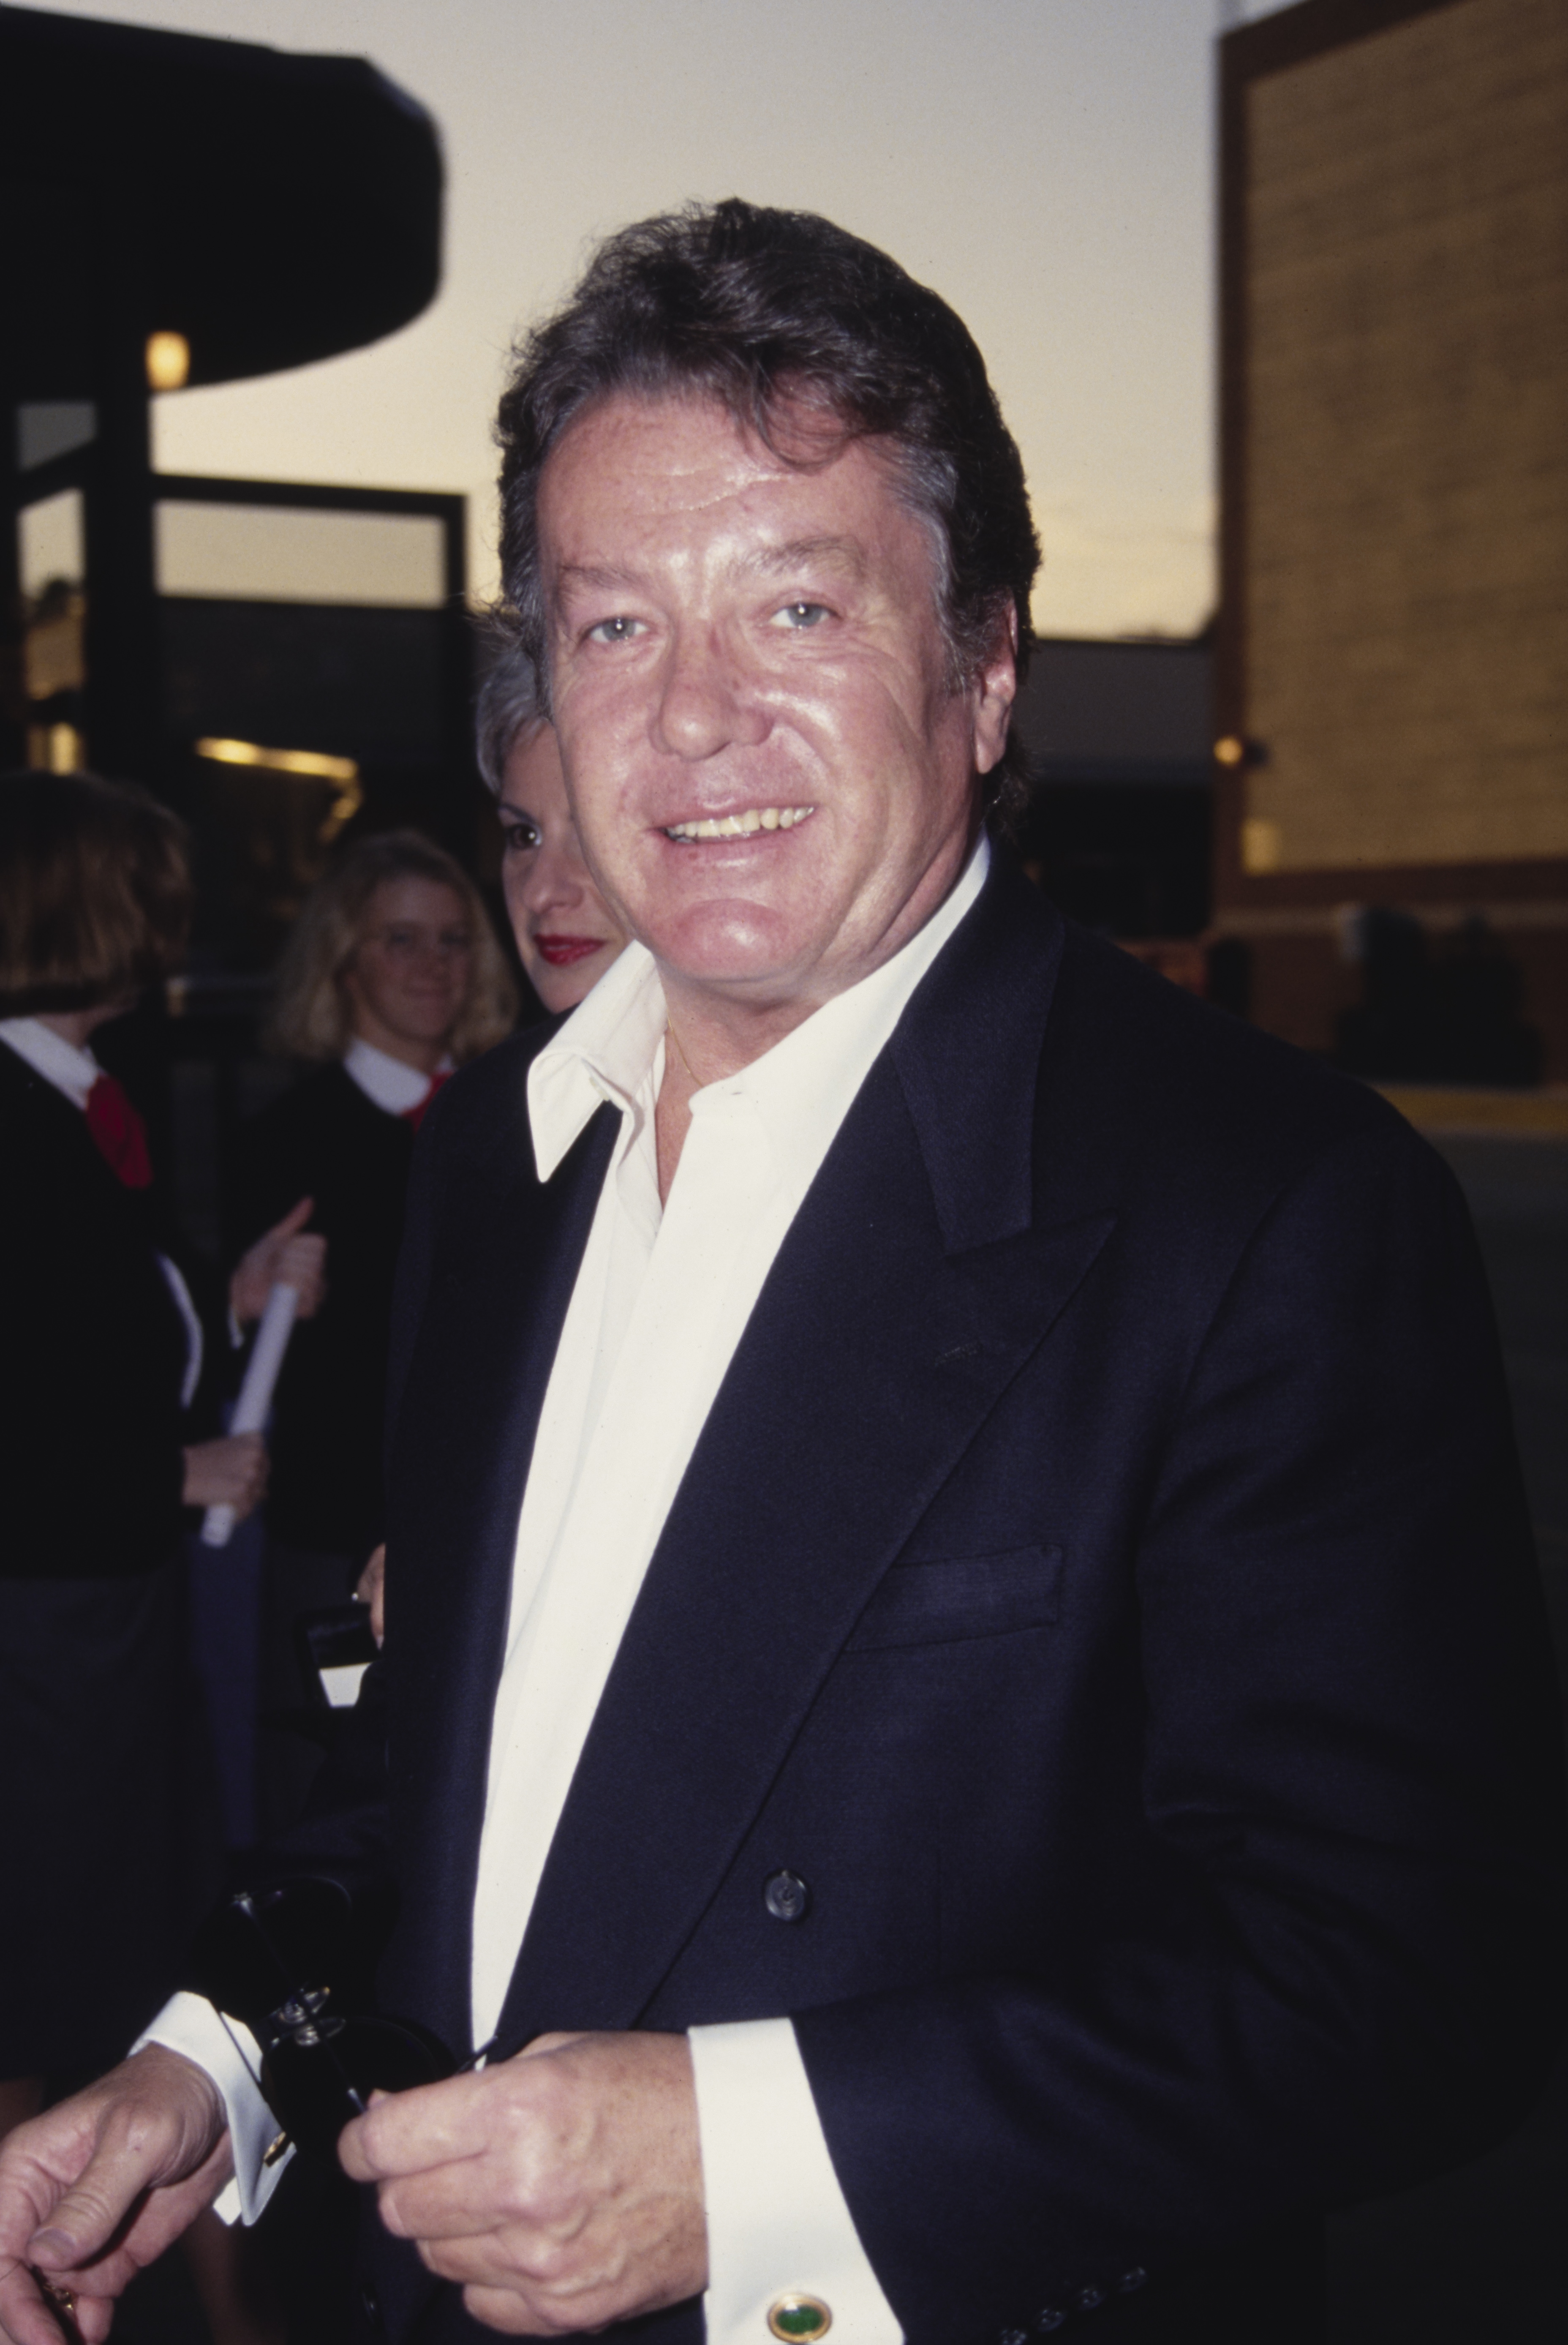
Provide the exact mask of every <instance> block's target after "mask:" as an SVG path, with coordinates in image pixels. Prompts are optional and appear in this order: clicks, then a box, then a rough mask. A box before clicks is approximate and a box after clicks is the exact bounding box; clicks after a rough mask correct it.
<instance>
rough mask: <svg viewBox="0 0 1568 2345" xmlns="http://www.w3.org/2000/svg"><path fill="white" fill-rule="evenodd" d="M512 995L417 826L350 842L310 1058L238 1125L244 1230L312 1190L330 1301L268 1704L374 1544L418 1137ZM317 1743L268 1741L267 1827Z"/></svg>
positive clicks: (285, 1703)
mask: <svg viewBox="0 0 1568 2345" xmlns="http://www.w3.org/2000/svg"><path fill="white" fill-rule="evenodd" d="M516 1014H517V995H516V990H515V988H514V986H513V984H512V980H511V974H510V971H509V970H508V968H507V965H506V961H505V959H504V958H503V956H502V953H501V946H500V944H499V942H498V940H497V939H496V936H495V932H494V930H493V929H492V928H491V922H490V919H489V917H488V915H487V913H486V911H485V909H484V905H483V903H482V901H481V898H480V895H479V891H478V890H477V888H475V887H474V884H473V882H472V880H471V879H470V878H469V877H468V874H467V873H466V872H465V871H464V870H463V869H462V868H461V866H460V864H458V863H456V862H454V861H453V859H452V858H451V857H450V855H448V854H446V853H445V852H444V851H443V849H441V848H439V847H436V846H434V845H433V844H432V843H431V842H430V840H429V839H427V838H424V837H420V834H419V833H418V832H416V831H411V830H398V831H391V832H388V833H385V834H383V835H381V836H379V837H369V838H364V839H361V840H359V842H358V843H357V844H356V845H355V846H354V847H352V848H349V852H348V853H347V854H346V855H345V856H344V857H343V858H342V860H341V862H339V865H338V866H337V868H335V869H334V870H333V871H332V872H331V873H329V876H328V877H327V878H325V879H324V880H322V881H321V883H320V885H319V887H318V888H316V889H315V890H314V891H313V892H312V894H311V896H310V897H309V899H308V901H307V903H306V905H305V908H304V910H303V911H302V912H301V914H300V917H299V919H298V923H297V925H296V927H295V929H294V931H293V933H292V935H291V936H290V937H289V939H288V944H287V946H286V947H285V949H284V952H283V957H282V960H281V962H280V964H279V968H278V983H277V990H276V994H275V997H274V1004H273V1010H272V1015H271V1019H270V1020H269V1023H268V1030H267V1034H266V1038H265V1039H266V1041H267V1045H268V1048H269V1049H270V1050H272V1051H275V1052H277V1053H279V1054H281V1055H285V1056H288V1057H290V1058H294V1059H299V1060H304V1061H307V1062H310V1063H312V1064H313V1066H314V1069H315V1071H313V1072H312V1073H310V1074H308V1075H307V1076H306V1077H305V1079H304V1081H302V1082H299V1083H298V1084H296V1085H295V1087H294V1089H293V1090H292V1091H288V1092H286V1093H285V1094H284V1096H283V1097H282V1098H281V1099H279V1100H278V1101H274V1103H273V1104H272V1105H271V1106H270V1107H268V1108H267V1109H266V1110H265V1111H264V1112H262V1113H261V1114H260V1115H258V1116H257V1117H256V1118H255V1119H254V1121H253V1122H251V1124H250V1125H249V1127H248V1135H247V1141H246V1146H245V1151H244V1163H243V1166H242V1171H241V1183H240V1206H239V1233H240V1236H241V1238H242V1239H244V1238H246V1237H248V1235H249V1234H250V1233H251V1232H252V1231H253V1230H259V1229H264V1228H268V1227H269V1226H270V1225H271V1223H273V1222H275V1221H276V1220H277V1219H278V1215H277V1213H275V1212H274V1211H273V1209H272V1202H271V1201H272V1199H273V1198H275V1197H278V1196H284V1195H287V1197H288V1201H289V1203H290V1204H293V1203H295V1202H296V1201H297V1200H298V1199H299V1198H301V1197H309V1198H310V1199H312V1200H313V1212H312V1215H311V1220H310V1224H309V1226H310V1227H311V1229H313V1230H319V1231H320V1232H321V1233H324V1234H325V1236H326V1238H327V1242H328V1269H327V1275H328V1294H327V1300H326V1303H325V1304H324V1305H323V1307H322V1309H321V1312H320V1314H319V1316H318V1317H317V1319H316V1320H315V1321H314V1322H313V1323H312V1324H311V1325H309V1327H302V1328H300V1329H299V1330H298V1333H297V1335H295V1337H294V1340H293V1342H292V1344H291V1345H290V1347H289V1351H288V1359H287V1361H286V1363H285V1365H284V1370H283V1375H282V1377H281V1379H280V1381H279V1384H278V1396H277V1401H276V1405H275V1408H274V1415H273V1423H272V1436H271V1448H272V1481H271V1487H270V1490H269V1493H268V1506H267V1528H268V1553H267V1560H266V1566H265V1571H264V1582H263V1589H264V1592H263V1604H262V1650H261V1700H262V1708H263V1713H264V1715H265V1714H266V1713H267V1712H268V1711H277V1710H278V1709H279V1708H296V1707H298V1705H300V1704H301V1703H302V1702H303V1701H304V1700H305V1688H304V1684H303V1681H302V1680H301V1677H300V1674H299V1670H298V1661H297V1659H296V1656H295V1651H294V1643H293V1632H294V1622H295V1620H296V1619H297V1617H298V1614H299V1613H300V1612H301V1611H305V1610H309V1609H312V1608H314V1607H316V1606H320V1605H328V1604H337V1603H342V1602H343V1601H344V1600H345V1599H346V1598H347V1597H348V1596H349V1593H350V1591H351V1589H352V1587H353V1582H354V1577H355V1574H356V1573H357V1572H358V1571H359V1568H360V1567H361V1566H362V1564H363V1563H364V1560H365V1558H366V1556H367V1554H368V1553H369V1550H370V1548H372V1547H373V1546H374V1545H375V1543H376V1541H377V1540H378V1539H379V1538H380V1536H381V1430H382V1394H383V1387H384V1386H385V1383H386V1375H387V1345H388V1327H389V1316H390V1311H391V1298H392V1279H393V1274H394V1271H395V1269H396V1266H397V1258H398V1246H399V1243H400V1238H401V1234H402V1224H403V1205H404V1199H405V1196H406V1193H407V1189H408V1181H409V1168H410V1163H411V1162H412V1158H413V1151H414V1134H415V1132H416V1131H417V1130H418V1127H419V1124H420V1119H421V1118H422V1116H423V1114H424V1112H425V1110H426V1108H427V1107H428V1106H429V1104H430V1101H431V1100H432V1099H433V1098H434V1097H435V1095H436V1092H437V1091H439V1090H440V1086H441V1084H442V1083H443V1082H444V1081H445V1080H446V1078H447V1076H448V1075H449V1074H450V1072H451V1071H453V1069H454V1068H456V1067H458V1066H460V1065H461V1064H462V1063H463V1061H465V1060H468V1059H472V1058H475V1057H477V1056H478V1055H479V1053H480V1052H481V1051H486V1050H488V1049H489V1048H490V1047H491V1044H492V1043H495V1042H499V1041H501V1038H502V1037H503V1036H504V1035H505V1034H507V1033H509V1032H510V1031H511V1027H512V1024H513V1021H514V1020H515V1017H516ZM318 1758H319V1754H318V1753H317V1752H316V1751H313V1750H312V1749H311V1747H310V1745H309V1743H308V1742H307V1741H303V1740H302V1739H301V1738H299V1737H298V1736H294V1735H268V1736H266V1737H265V1738H264V1741H263V1745H262V1767H261V1807H262V1816H261V1822H262V1825H263V1829H264V1830H266V1831H276V1830H278V1829H279V1828H281V1827H282V1826H283V1825H284V1824H286V1823H287V1822H289V1821H291V1817H292V1813H293V1812H294V1811H295V1810H296V1809H297V1807H298V1803H299V1802H300V1801H301V1800H302V1799H303V1796H304V1792H305V1791H306V1789H308V1787H309V1779H310V1776H311V1775H312V1774H313V1773H314V1771H315V1768H316V1765H317V1763H318Z"/></svg>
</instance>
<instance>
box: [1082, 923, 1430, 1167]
mask: <svg viewBox="0 0 1568 2345" xmlns="http://www.w3.org/2000/svg"><path fill="white" fill-rule="evenodd" d="M1065 927H1066V935H1065V943H1064V949H1063V954H1062V965H1061V969H1060V972H1059V975H1058V979H1057V991H1056V997H1055V1000H1054V1003H1053V1008H1052V1015H1051V1019H1050V1021H1049V1025H1048V1027H1047V1038H1046V1048H1045V1051H1044V1053H1043V1057H1042V1065H1041V1087H1040V1109H1041V1114H1042V1120H1043V1122H1045V1124H1046V1125H1047V1127H1051V1126H1054V1127H1055V1128H1056V1129H1057V1131H1060V1130H1061V1128H1062V1125H1063V1121H1064V1119H1065V1118H1067V1116H1068V1114H1069V1107H1068V1102H1069V1101H1071V1102H1074V1103H1076V1104H1075V1106H1074V1107H1073V1109H1072V1110H1071V1111H1070V1112H1071V1118H1072V1122H1073V1124H1074V1126H1075V1127H1076V1129H1077V1131H1078V1132H1080V1133H1082V1134H1084V1135H1085V1136H1086V1137H1087V1136H1090V1135H1093V1134H1096V1133H1098V1134H1099V1135H1100V1142H1099V1145H1100V1147H1101V1149H1102V1150H1103V1151H1104V1152H1105V1153H1106V1154H1107V1157H1108V1159H1109V1160H1119V1161H1120V1162H1122V1163H1123V1164H1125V1165H1127V1166H1129V1167H1131V1166H1135V1165H1138V1166H1143V1167H1145V1168H1149V1169H1153V1170H1156V1171H1158V1172H1164V1173H1168V1172H1169V1171H1170V1170H1172V1169H1173V1168H1174V1166H1175V1165H1176V1164H1177V1163H1178V1162H1186V1163H1188V1164H1189V1165H1190V1166H1192V1167H1193V1168H1194V1169H1195V1170H1197V1171H1199V1172H1202V1171H1203V1170H1205V1169H1207V1170H1209V1171H1210V1172H1212V1173H1214V1174H1215V1175H1216V1176H1218V1175H1219V1173H1224V1174H1225V1176H1226V1177H1227V1179H1228V1180H1229V1181H1234V1180H1236V1179H1237V1178H1239V1177H1242V1176H1245V1175H1250V1177H1251V1179H1252V1180H1254V1181H1260V1182H1262V1183H1264V1184H1265V1185H1269V1186H1278V1185H1280V1184H1281V1183H1286V1182H1289V1181H1290V1179H1292V1178H1293V1177H1295V1176H1296V1175H1297V1174H1298V1173H1300V1172H1302V1171H1304V1170H1305V1169H1306V1167H1307V1166H1308V1165H1309V1164H1310V1162H1313V1161H1314V1160H1315V1159H1317V1158H1319V1157H1320V1156H1321V1155H1323V1154H1324V1153H1325V1152H1329V1151H1330V1150H1333V1149H1336V1148H1338V1147H1340V1146H1343V1145H1347V1144H1355V1143H1361V1144H1362V1145H1364V1146H1366V1147H1369V1148H1370V1149H1371V1151H1372V1152H1374V1153H1384V1154H1387V1155H1390V1156H1391V1157H1393V1158H1399V1157H1401V1156H1403V1157H1406V1158H1411V1159H1413V1158H1420V1159H1423V1160H1430V1161H1431V1165H1432V1166H1433V1167H1436V1166H1438V1165H1440V1164H1441V1159H1440V1158H1439V1157H1438V1156H1437V1153H1436V1152H1435V1151H1434V1150H1433V1149H1431V1146H1430V1144H1429V1143H1428V1142H1426V1141H1424V1140H1422V1139H1421V1136H1420V1134H1419V1133H1417V1132H1415V1131H1414V1129H1413V1128H1412V1127H1411V1125H1410V1124H1409V1123H1408V1122H1406V1121H1405V1119H1404V1117H1403V1116H1401V1114H1400V1113H1399V1112H1398V1110H1397V1109H1395V1108H1393V1107H1391V1105H1390V1104H1389V1102H1388V1101H1386V1100H1385V1099H1383V1098H1382V1097H1381V1095H1380V1094H1379V1093H1378V1092H1377V1091H1373V1090H1372V1089H1371V1086H1370V1085H1368V1084H1366V1083H1362V1082H1360V1081H1357V1080H1356V1079H1355V1078H1354V1077H1353V1076H1350V1075H1345V1074H1342V1073H1340V1071H1339V1070H1338V1069H1337V1068H1335V1067H1332V1066H1330V1064H1329V1063H1328V1062H1327V1061H1325V1060H1321V1059H1318V1058H1314V1057H1313V1056H1312V1055H1311V1053H1310V1052H1309V1051H1301V1050H1298V1049H1297V1048H1295V1047H1294V1046H1293V1045H1292V1044H1290V1043H1289V1042H1283V1041H1280V1040H1278V1039H1277V1037H1275V1036H1273V1035H1271V1034H1267V1033H1265V1032H1263V1031H1262V1030H1261V1029H1260V1028H1259V1027H1256V1026H1250V1025H1248V1024H1247V1023H1246V1022H1245V1021H1244V1020H1240V1019H1238V1018H1235V1017H1232V1016H1231V1015H1230V1014H1229V1012H1227V1011H1225V1010H1217V1009H1215V1008H1214V1007H1213V1006H1212V1005H1211V1004H1209V1003H1208V1002H1205V1001H1201V1000H1198V999H1197V998H1196V997H1195V996H1194V995H1192V994H1189V993H1188V992H1186V991H1185V990H1183V989H1182V988H1180V987H1179V986H1176V985H1173V984H1171V982H1170V981H1169V980H1168V979H1167V978H1163V977H1161V976H1159V975H1158V973H1157V972H1156V971H1154V970H1152V969H1148V967H1146V966H1145V965H1144V964H1143V963H1142V962H1141V961H1139V960H1138V959H1136V958H1135V957H1134V956H1133V955H1132V954H1130V953H1127V952H1124V951H1122V950H1121V949H1119V948H1118V946H1116V945H1113V944H1110V943H1108V942H1107V941H1106V940H1105V939H1103V938H1100V937H1096V936H1093V935H1091V934H1089V933H1088V932H1087V930H1085V929H1079V928H1077V927H1076V926H1075V924H1074V923H1072V922H1070V921H1069V922H1067V923H1066V924H1065ZM1090 1144H1091V1145H1092V1144H1093V1142H1092V1139H1091V1140H1090Z"/></svg>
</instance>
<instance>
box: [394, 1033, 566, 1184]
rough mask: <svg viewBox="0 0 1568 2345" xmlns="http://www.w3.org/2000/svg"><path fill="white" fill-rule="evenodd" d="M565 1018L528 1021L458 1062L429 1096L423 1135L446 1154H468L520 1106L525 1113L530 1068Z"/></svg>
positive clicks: (489, 1136) (506, 1121) (513, 1114)
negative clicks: (489, 1047)
mask: <svg viewBox="0 0 1568 2345" xmlns="http://www.w3.org/2000/svg"><path fill="white" fill-rule="evenodd" d="M565 1022H566V1020H565V1017H564V1016H562V1017H559V1018H549V1019H544V1020H541V1021H540V1023H539V1024H538V1025H534V1026H525V1027H524V1028H523V1029H522V1030H521V1032H519V1033H516V1034H509V1035H508V1037H507V1039H506V1041H504V1042H498V1043H497V1044H496V1045H495V1047H494V1049H493V1050H490V1051H485V1052H484V1053H483V1054H482V1056H481V1057H480V1058H477V1059H470V1061H469V1062H468V1064H467V1066H466V1067H460V1068H459V1069H458V1071H457V1073H456V1074H455V1075H454V1076H453V1077H452V1079H451V1081H450V1083H447V1084H445V1085H444V1086H443V1088H442V1089H441V1091H440V1093H439V1094H438V1096H437V1097H436V1099H435V1100H434V1101H432V1102H431V1105H430V1113H429V1114H428V1115H427V1116H426V1118H425V1121H424V1123H423V1125H422V1126H421V1129H420V1139H421V1141H423V1140H424V1138H425V1135H426V1134H427V1133H428V1134H429V1135H430V1142H431V1144H433V1145H434V1146H436V1147H438V1148H439V1150H440V1152H441V1153H442V1154H443V1155H444V1154H446V1153H447V1152H449V1151H455V1152H460V1153H461V1154H463V1155H465V1156H466V1155H470V1154H472V1153H473V1152H474V1151H475V1150H476V1149H478V1150H483V1149H485V1148H486V1147H487V1145H488V1143H489V1142H490V1141H491V1138H492V1137H493V1135H494V1134H495V1132H496V1131H497V1129H498V1126H504V1125H507V1124H509V1123H510V1122H511V1119H512V1118H513V1117H514V1116H515V1115H517V1114H518V1113H519V1112H521V1113H522V1114H523V1115H524V1117H526V1114H527V1099H528V1071H529V1069H530V1067H531V1065H532V1064H533V1061H534V1060H535V1059H536V1058H537V1057H538V1056H539V1053H540V1052H541V1051H542V1050H543V1048H544V1046H545V1044H546V1043H547V1042H550V1041H553V1039H554V1037H555V1036H556V1035H557V1034H558V1033H559V1032H560V1030H561V1027H562V1026H563V1025H564V1024H565Z"/></svg>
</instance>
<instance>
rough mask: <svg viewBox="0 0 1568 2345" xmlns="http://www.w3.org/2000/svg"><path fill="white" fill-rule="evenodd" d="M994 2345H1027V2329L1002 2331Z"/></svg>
mask: <svg viewBox="0 0 1568 2345" xmlns="http://www.w3.org/2000/svg"><path fill="white" fill-rule="evenodd" d="M996 2345H1029V2332H1028V2330H1027V2329H1004V2330H1003V2331H1002V2333H1001V2335H1000V2336H999V2337H998V2338H997V2340H996Z"/></svg>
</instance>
